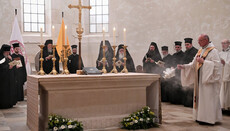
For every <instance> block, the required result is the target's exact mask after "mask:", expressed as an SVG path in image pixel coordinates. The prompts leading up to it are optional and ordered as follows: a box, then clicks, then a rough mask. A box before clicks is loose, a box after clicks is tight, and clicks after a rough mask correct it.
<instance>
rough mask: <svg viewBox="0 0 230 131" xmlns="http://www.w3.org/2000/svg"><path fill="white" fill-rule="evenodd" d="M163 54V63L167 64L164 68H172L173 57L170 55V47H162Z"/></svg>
mask: <svg viewBox="0 0 230 131" xmlns="http://www.w3.org/2000/svg"><path fill="white" fill-rule="evenodd" d="M161 52H162V54H163V59H162V61H163V62H164V63H165V64H164V68H171V67H172V63H173V57H172V55H171V54H169V53H168V46H162V47H161Z"/></svg>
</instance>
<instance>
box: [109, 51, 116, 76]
mask: <svg viewBox="0 0 230 131" xmlns="http://www.w3.org/2000/svg"><path fill="white" fill-rule="evenodd" d="M112 47H113V70H112V71H111V72H110V73H115V74H117V73H118V71H117V68H116V57H115V51H116V50H115V49H116V47H117V46H112Z"/></svg>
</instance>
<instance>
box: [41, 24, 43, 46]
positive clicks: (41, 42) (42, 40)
mask: <svg viewBox="0 0 230 131" xmlns="http://www.w3.org/2000/svg"><path fill="white" fill-rule="evenodd" d="M40 34H41V45H42V44H43V30H42V28H40Z"/></svg>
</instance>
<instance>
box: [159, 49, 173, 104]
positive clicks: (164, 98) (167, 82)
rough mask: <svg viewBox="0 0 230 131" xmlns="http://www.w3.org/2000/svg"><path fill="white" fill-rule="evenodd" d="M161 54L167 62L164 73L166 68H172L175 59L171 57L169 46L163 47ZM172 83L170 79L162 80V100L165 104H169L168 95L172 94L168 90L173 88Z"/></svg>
mask: <svg viewBox="0 0 230 131" xmlns="http://www.w3.org/2000/svg"><path fill="white" fill-rule="evenodd" d="M161 52H162V55H163V62H165V64H164V67H162V68H163V70H162V71H164V70H165V69H166V68H171V67H172V63H173V57H172V55H170V54H169V53H168V46H162V47H161ZM170 82H171V81H170V80H168V79H166V80H165V79H161V100H162V101H163V102H168V101H169V98H168V94H169V93H170V92H168V90H170V89H169V88H171V83H170Z"/></svg>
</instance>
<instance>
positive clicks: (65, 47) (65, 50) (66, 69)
mask: <svg viewBox="0 0 230 131" xmlns="http://www.w3.org/2000/svg"><path fill="white" fill-rule="evenodd" d="M63 47H64V66H63V72H62V74H67V75H68V74H69V70H68V67H67V61H68V58H67V48H68V45H63Z"/></svg>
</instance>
